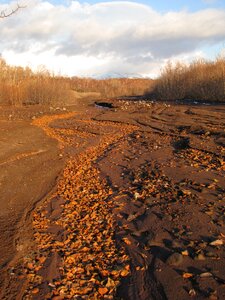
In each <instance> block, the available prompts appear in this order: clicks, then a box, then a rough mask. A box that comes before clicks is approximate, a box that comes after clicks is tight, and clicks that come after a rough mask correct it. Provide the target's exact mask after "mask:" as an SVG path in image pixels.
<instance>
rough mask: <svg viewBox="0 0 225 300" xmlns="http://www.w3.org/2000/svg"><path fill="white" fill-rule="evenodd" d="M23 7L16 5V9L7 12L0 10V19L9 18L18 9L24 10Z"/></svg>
mask: <svg viewBox="0 0 225 300" xmlns="http://www.w3.org/2000/svg"><path fill="white" fill-rule="evenodd" d="M24 7H25V6H22V5H20V4H19V3H17V5H16V7H14V8H12V9H10V10H9V11H7V10H2V11H0V19H3V18H7V17H10V16H11V15H13V14H15V13H16V12H17V11H18V10H19V9H21V8H24Z"/></svg>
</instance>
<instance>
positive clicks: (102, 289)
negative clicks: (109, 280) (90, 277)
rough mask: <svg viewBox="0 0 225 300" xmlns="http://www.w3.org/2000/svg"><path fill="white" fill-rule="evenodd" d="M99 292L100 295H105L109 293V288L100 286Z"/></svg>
mask: <svg viewBox="0 0 225 300" xmlns="http://www.w3.org/2000/svg"><path fill="white" fill-rule="evenodd" d="M98 292H99V294H100V295H102V296H104V295H105V294H107V293H108V289H107V288H99V289H98Z"/></svg>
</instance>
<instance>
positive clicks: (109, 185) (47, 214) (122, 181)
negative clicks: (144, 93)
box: [0, 100, 225, 300]
mask: <svg viewBox="0 0 225 300" xmlns="http://www.w3.org/2000/svg"><path fill="white" fill-rule="evenodd" d="M112 103H113V105H114V108H111V109H107V108H99V107H96V106H95V105H94V101H88V102H84V101H83V102H80V103H78V104H77V105H76V106H71V107H62V108H49V107H48V108H46V107H33V108H23V109H12V108H1V109H0V150H1V151H0V168H1V172H0V186H1V196H0V230H1V234H0V264H1V274H0V281H1V289H0V292H1V296H0V298H1V299H55V300H57V299H58V300H59V299H124V300H126V299H129V300H133V299H134V300H147V299H157V300H160V299H171V300H175V299H177V300H178V299H179V300H180V299H190V298H194V299H211V300H213V299H225V268H224V266H225V249H224V243H225V227H224V223H225V209H224V201H225V193H224V191H225V177H224V174H225V161H224V156H225V108H224V106H219V105H211V106H206V105H194V104H193V105H187V104H185V105H184V104H168V103H153V102H145V101H136V102H133V101H132V102H131V101H122V100H121V101H119V100H114V101H113V102H112Z"/></svg>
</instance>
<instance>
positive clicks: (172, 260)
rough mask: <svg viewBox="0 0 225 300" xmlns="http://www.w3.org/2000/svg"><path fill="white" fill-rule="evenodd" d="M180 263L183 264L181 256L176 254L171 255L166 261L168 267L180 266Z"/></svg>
mask: <svg viewBox="0 0 225 300" xmlns="http://www.w3.org/2000/svg"><path fill="white" fill-rule="evenodd" d="M182 262H183V256H182V255H181V254H180V253H178V252H175V253H173V254H171V255H170V256H169V257H168V258H167V260H166V263H167V264H168V265H174V266H177V265H180V264H181V263H182Z"/></svg>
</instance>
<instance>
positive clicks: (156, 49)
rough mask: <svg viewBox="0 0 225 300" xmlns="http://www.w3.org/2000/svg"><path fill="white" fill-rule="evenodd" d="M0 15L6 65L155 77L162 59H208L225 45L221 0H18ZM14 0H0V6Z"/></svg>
mask: <svg viewBox="0 0 225 300" xmlns="http://www.w3.org/2000/svg"><path fill="white" fill-rule="evenodd" d="M19 3H20V4H21V5H25V6H26V7H25V8H23V9H21V10H19V11H18V12H17V13H16V14H14V15H12V16H11V17H9V18H3V19H0V40H1V43H0V53H1V55H2V57H3V58H4V59H5V60H6V62H7V63H9V64H11V65H19V66H29V67H31V68H32V69H33V70H38V69H39V68H41V67H42V66H45V67H46V68H47V69H48V70H50V71H53V72H54V73H55V74H60V75H68V76H88V77H90V76H91V77H97V78H102V77H105V76H129V77H132V76H143V77H156V76H158V75H159V74H160V72H161V70H162V69H163V67H164V66H165V64H166V63H167V62H168V61H172V62H173V61H174V62H176V61H183V62H185V63H189V62H191V61H193V60H195V59H199V58H205V59H215V58H216V57H217V56H218V55H219V54H220V53H224V52H223V49H224V48H225V1H224V0H157V1H151V0H132V1H115V0H107V1H100V0H81V1H70V0H21V1H19ZM14 7H15V3H13V2H7V1H6V0H5V1H4V0H0V11H2V10H4V9H6V10H7V9H8V11H9V10H10V9H13V8H14Z"/></svg>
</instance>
